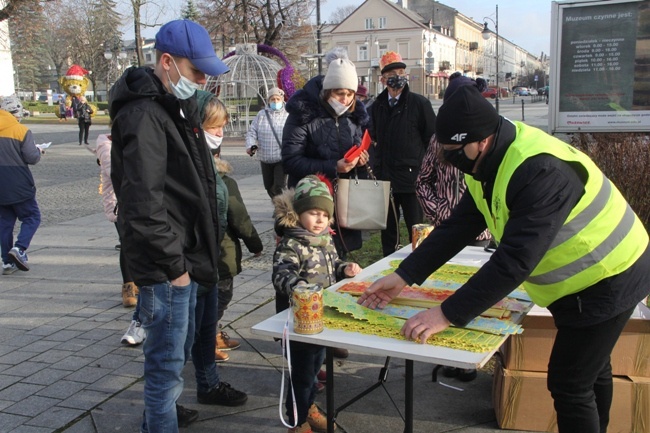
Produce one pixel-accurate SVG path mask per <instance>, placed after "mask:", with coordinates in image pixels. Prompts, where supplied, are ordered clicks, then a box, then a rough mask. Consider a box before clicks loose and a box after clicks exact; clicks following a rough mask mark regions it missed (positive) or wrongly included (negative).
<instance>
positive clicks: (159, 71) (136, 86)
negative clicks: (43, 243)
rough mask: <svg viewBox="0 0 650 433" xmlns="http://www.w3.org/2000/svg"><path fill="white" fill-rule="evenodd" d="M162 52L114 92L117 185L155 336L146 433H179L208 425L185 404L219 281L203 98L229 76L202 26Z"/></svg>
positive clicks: (167, 32)
mask: <svg viewBox="0 0 650 433" xmlns="http://www.w3.org/2000/svg"><path fill="white" fill-rule="evenodd" d="M155 48H156V65H155V67H154V68H153V69H151V68H146V67H141V68H129V69H128V70H127V71H126V72H125V73H124V74H123V75H122V77H121V78H120V79H119V80H118V81H117V82H116V83H115V85H114V86H113V87H112V88H111V90H110V105H109V112H110V116H111V119H112V122H113V126H112V128H111V135H112V138H113V147H112V153H111V160H112V173H111V178H112V181H113V186H114V188H115V194H116V196H117V199H118V206H119V213H118V215H119V216H118V218H120V228H121V233H120V234H121V239H122V249H123V250H124V253H125V256H126V258H127V262H128V263H129V265H130V267H131V272H132V275H133V279H134V282H135V284H136V285H137V286H138V287H140V322H141V323H142V327H143V328H144V329H145V330H146V332H147V339H146V340H145V342H144V344H143V352H144V356H145V360H144V379H145V383H144V405H145V411H144V417H143V422H142V426H141V432H142V433H154V432H156V433H157V432H165V433H176V432H177V431H178V427H179V425H180V426H186V425H188V424H189V423H191V422H192V421H194V420H196V419H197V418H198V413H197V412H196V411H190V410H188V409H184V408H182V407H181V406H178V405H176V400H177V399H178V397H179V396H180V394H181V391H182V390H183V379H182V377H181V372H182V370H183V366H184V365H185V362H186V361H187V360H188V359H189V354H190V349H191V347H192V343H193V336H194V330H195V329H194V328H195V325H194V314H195V305H196V290H197V286H198V285H199V284H200V285H202V286H205V287H212V286H214V285H215V284H216V283H217V281H218V275H217V259H218V255H219V248H218V242H217V239H218V232H219V228H218V222H217V203H216V192H215V175H214V168H213V164H212V155H210V152H209V150H208V146H207V144H206V141H205V136H204V133H203V130H202V129H201V118H200V116H199V110H198V107H197V103H196V96H195V94H196V89H197V88H198V87H199V86H201V85H203V84H205V82H206V75H211V76H215V75H220V74H223V73H225V72H228V67H227V66H226V65H225V64H223V63H222V62H221V60H219V58H217V56H216V54H215V52H214V48H213V47H212V42H211V40H210V36H209V34H208V32H207V31H206V30H205V29H204V28H203V27H202V26H200V25H199V24H197V23H195V22H193V21H189V20H175V21H171V22H169V23H167V24H165V25H163V26H162V27H161V28H160V30H159V31H158V34H157V35H156V43H155Z"/></svg>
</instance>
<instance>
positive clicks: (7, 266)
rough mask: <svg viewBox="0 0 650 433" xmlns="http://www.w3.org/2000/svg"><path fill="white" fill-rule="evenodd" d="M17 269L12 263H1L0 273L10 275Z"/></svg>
mask: <svg viewBox="0 0 650 433" xmlns="http://www.w3.org/2000/svg"><path fill="white" fill-rule="evenodd" d="M17 270H18V267H17V266H16V265H14V264H13V263H3V264H2V275H11V274H13V273H14V272H16V271H17Z"/></svg>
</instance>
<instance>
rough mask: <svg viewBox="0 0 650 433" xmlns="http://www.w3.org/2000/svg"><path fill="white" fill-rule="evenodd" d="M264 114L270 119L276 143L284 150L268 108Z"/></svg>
mask: <svg viewBox="0 0 650 433" xmlns="http://www.w3.org/2000/svg"><path fill="white" fill-rule="evenodd" d="M264 114H266V118H267V119H269V126H270V127H271V131H272V132H273V136H274V137H275V141H277V142H278V146H280V149H282V142H281V141H280V139H279V138H278V133H277V132H275V128H274V127H273V121H272V120H271V115H270V114H269V111H268V110H267V109H266V108H265V109H264Z"/></svg>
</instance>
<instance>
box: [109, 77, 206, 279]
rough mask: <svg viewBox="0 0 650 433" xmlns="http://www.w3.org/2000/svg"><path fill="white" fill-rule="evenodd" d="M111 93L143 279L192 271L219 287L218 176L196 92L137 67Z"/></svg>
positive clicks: (129, 236)
mask: <svg viewBox="0 0 650 433" xmlns="http://www.w3.org/2000/svg"><path fill="white" fill-rule="evenodd" d="M110 100H111V103H110V106H109V112H110V116H111V119H112V121H113V126H112V129H111V134H112V138H113V147H112V151H111V169H112V173H111V179H112V181H113V186H114V188H115V195H116V196H117V200H118V207H119V214H118V215H119V218H120V221H121V222H122V227H123V228H122V233H121V235H122V249H123V251H124V252H125V254H126V258H127V261H128V263H129V269H130V271H131V273H132V275H133V277H134V281H135V283H136V284H137V285H138V286H140V285H150V284H153V283H161V282H165V281H170V280H173V279H176V278H178V277H179V276H181V275H182V274H183V273H184V272H185V271H187V272H189V274H190V277H191V278H192V279H193V280H194V281H196V282H198V283H199V284H201V285H203V286H206V287H212V286H213V285H214V284H216V282H217V281H218V276H217V258H218V254H219V249H218V242H217V239H218V237H217V235H218V233H219V226H218V223H217V203H216V187H215V182H216V180H215V171H214V164H213V163H212V155H210V152H209V150H208V146H207V144H206V143H205V138H204V136H203V131H202V130H201V127H200V118H199V111H198V107H197V104H196V99H195V98H190V99H187V100H180V99H178V98H176V97H175V96H174V95H172V94H170V93H167V92H166V91H165V89H164V88H163V86H162V83H161V81H160V80H159V79H158V77H156V76H155V75H154V74H153V71H152V70H151V69H149V68H130V69H128V70H127V71H126V72H125V73H124V75H122V77H121V78H120V79H119V80H118V81H117V82H116V83H115V85H114V86H113V87H112V88H111V97H110ZM181 111H182V112H183V115H181Z"/></svg>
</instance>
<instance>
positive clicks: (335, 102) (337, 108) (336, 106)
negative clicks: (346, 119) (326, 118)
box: [327, 98, 352, 116]
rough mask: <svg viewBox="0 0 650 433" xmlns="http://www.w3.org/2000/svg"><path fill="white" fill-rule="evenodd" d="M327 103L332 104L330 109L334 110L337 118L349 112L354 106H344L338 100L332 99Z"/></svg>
mask: <svg viewBox="0 0 650 433" xmlns="http://www.w3.org/2000/svg"><path fill="white" fill-rule="evenodd" d="M327 102H328V103H329V104H330V107H332V108H333V109H334V113H336V115H337V116H340V115H342V114H343V113H345V112H346V111H348V109H349V108H350V106H351V105H352V103H350V105H343V104H342V103H340V102H339V101H338V100H337V99H334V98H330V99H329V101H327Z"/></svg>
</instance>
